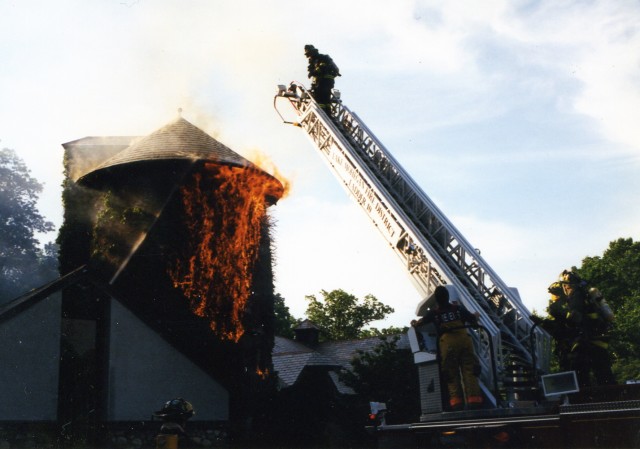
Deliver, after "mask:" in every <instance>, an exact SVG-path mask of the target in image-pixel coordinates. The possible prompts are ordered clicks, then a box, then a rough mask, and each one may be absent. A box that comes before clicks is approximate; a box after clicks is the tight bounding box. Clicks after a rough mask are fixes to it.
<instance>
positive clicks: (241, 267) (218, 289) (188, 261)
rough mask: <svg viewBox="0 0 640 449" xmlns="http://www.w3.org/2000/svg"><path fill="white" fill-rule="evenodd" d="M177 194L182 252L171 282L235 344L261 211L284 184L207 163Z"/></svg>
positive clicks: (240, 331) (250, 280)
mask: <svg viewBox="0 0 640 449" xmlns="http://www.w3.org/2000/svg"><path fill="white" fill-rule="evenodd" d="M181 194H182V203H183V207H184V212H185V214H184V215H185V218H186V225H187V229H188V236H187V245H186V247H187V253H186V257H179V258H178V260H177V261H176V262H175V265H174V266H173V267H172V268H171V269H170V270H169V271H170V275H171V278H172V280H173V284H174V286H175V287H176V288H179V289H181V290H182V292H183V294H184V295H185V296H186V297H187V298H188V299H189V301H190V306H191V310H192V311H193V312H194V313H195V314H196V315H198V316H201V317H205V318H207V319H208V320H209V323H210V327H211V329H212V330H213V331H214V332H215V333H216V334H217V335H219V336H220V337H221V338H224V339H227V340H232V341H235V342H237V341H238V340H239V339H240V337H241V336H242V335H243V334H244V331H245V330H244V327H243V324H242V318H243V315H244V311H245V308H246V305H247V301H248V300H249V298H250V297H251V294H252V284H253V271H254V267H255V264H256V261H257V259H258V253H259V248H260V240H261V230H262V227H263V225H264V220H265V218H266V209H267V206H268V203H271V202H275V201H277V200H278V199H279V198H281V197H282V194H283V186H282V184H280V182H278V180H276V179H275V178H273V177H271V176H269V175H267V174H266V173H264V172H262V171H261V170H258V169H257V168H252V167H232V166H226V165H217V164H212V163H207V164H205V166H204V170H202V171H200V172H195V173H194V175H193V177H192V179H191V181H190V182H188V183H187V184H186V185H185V186H183V187H182V188H181Z"/></svg>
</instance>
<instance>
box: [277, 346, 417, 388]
mask: <svg viewBox="0 0 640 449" xmlns="http://www.w3.org/2000/svg"><path fill="white" fill-rule="evenodd" d="M381 342H382V340H381V338H380V337H371V338H363V339H358V340H345V341H326V342H323V343H320V345H319V346H318V347H316V348H310V347H308V346H306V345H304V344H302V343H299V342H296V341H293V340H289V339H287V338H283V337H276V338H275V345H274V348H273V365H274V369H275V371H276V372H277V373H278V380H279V382H280V387H281V388H287V387H290V386H293V385H294V384H295V383H296V381H297V380H298V377H299V376H300V374H301V373H302V371H303V370H304V369H305V368H306V367H312V366H316V367H325V368H326V369H327V371H328V374H329V377H331V379H332V381H333V382H334V384H335V386H336V388H337V389H338V391H339V392H340V393H343V394H353V391H352V390H351V389H350V388H349V387H347V386H346V385H344V384H343V383H342V382H340V380H339V379H338V376H337V372H338V371H339V370H340V369H350V368H351V359H352V358H353V356H354V355H356V352H357V351H359V350H360V351H364V352H369V351H371V350H373V348H375V347H376V346H377V345H379V344H380V343H381ZM396 345H397V347H398V348H401V349H406V348H408V347H409V342H408V338H407V335H406V334H401V335H400V339H399V340H398V342H397V343H396Z"/></svg>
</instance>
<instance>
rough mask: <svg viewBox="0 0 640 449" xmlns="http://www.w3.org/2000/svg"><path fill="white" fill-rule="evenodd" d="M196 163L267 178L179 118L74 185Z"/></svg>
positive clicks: (253, 165)
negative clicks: (240, 169) (249, 171)
mask: <svg viewBox="0 0 640 449" xmlns="http://www.w3.org/2000/svg"><path fill="white" fill-rule="evenodd" d="M198 162H202V163H205V162H206V163H208V164H211V163H215V164H219V165H229V166H236V167H245V168H248V169H252V170H257V171H259V172H261V174H262V175H265V176H267V177H271V175H269V174H267V173H266V172H264V171H262V170H261V169H260V168H259V167H257V166H256V165H255V164H253V163H252V162H250V161H249V160H247V159H245V158H244V157H242V156H240V155H239V154H238V153H236V152H235V151H233V150H231V149H230V148H229V147H227V146H226V145H224V144H222V143H220V142H219V141H217V140H216V139H214V138H213V137H211V136H210V135H209V134H207V133H205V132H204V131H202V130H201V129H200V128H198V127H197V126H195V125H193V124H192V123H190V122H188V121H187V120H185V119H184V118H182V117H180V118H178V119H177V120H175V121H174V122H172V123H169V124H168V125H165V126H163V127H162V128H160V129H158V130H157V131H155V132H153V133H152V134H150V135H148V136H146V137H143V138H140V139H136V140H135V141H133V142H132V143H131V145H129V146H128V147H127V148H126V149H124V150H122V151H120V152H119V153H117V154H116V155H114V156H112V157H110V158H108V159H107V160H105V161H104V162H102V163H101V164H99V165H98V166H97V167H95V168H94V169H93V170H92V171H90V172H89V173H86V174H85V175H83V176H81V177H80V178H79V179H78V183H79V184H81V185H85V186H88V187H98V186H100V185H102V184H103V183H104V182H105V180H107V179H110V178H111V177H112V176H114V175H115V176H119V175H120V174H121V173H120V171H121V170H122V169H124V168H125V167H126V170H127V172H135V174H136V175H138V173H137V172H136V169H139V170H144V171H149V170H159V171H163V170H162V169H161V168H159V167H158V165H163V166H164V165H167V164H169V168H170V169H171V170H172V171H173V172H176V171H177V172H181V171H182V170H181V169H180V168H181V167H186V168H187V169H188V168H189V167H190V166H191V165H193V164H195V163H198ZM281 196H282V191H280V192H279V193H277V192H276V193H275V194H274V195H273V196H272V197H271V198H269V200H270V202H276V201H277V200H278V199H279V198H280V197H281Z"/></svg>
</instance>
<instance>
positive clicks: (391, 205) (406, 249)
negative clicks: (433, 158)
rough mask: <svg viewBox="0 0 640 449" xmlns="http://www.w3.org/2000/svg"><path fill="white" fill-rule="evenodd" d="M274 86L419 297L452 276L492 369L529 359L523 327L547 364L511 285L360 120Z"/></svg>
mask: <svg viewBox="0 0 640 449" xmlns="http://www.w3.org/2000/svg"><path fill="white" fill-rule="evenodd" d="M278 89H279V90H278V94H277V95H276V98H275V99H274V104H275V102H276V100H278V98H285V99H287V100H289V103H290V105H291V106H292V112H293V114H295V116H296V121H287V120H285V119H284V117H283V115H282V114H281V113H280V111H279V110H278V108H277V107H276V111H278V114H280V116H281V117H282V118H283V121H285V123H291V124H294V125H296V126H299V127H301V128H303V129H304V130H305V131H306V133H307V136H308V137H309V138H310V139H311V141H312V143H313V144H314V146H315V147H316V148H317V149H318V150H319V151H320V153H321V155H322V156H323V159H324V161H325V162H326V163H327V164H328V166H329V168H330V169H331V171H332V172H333V173H334V175H335V176H336V177H337V178H338V179H339V180H340V182H341V184H342V186H343V187H344V188H345V189H346V190H347V192H348V193H349V194H350V196H351V197H352V198H353V199H354V200H355V201H356V202H357V203H358V204H359V205H360V206H361V208H362V209H363V210H364V211H365V213H366V214H367V215H368V216H369V218H370V219H371V220H372V222H373V224H374V225H375V226H376V227H377V229H378V230H379V231H380V233H381V234H382V236H383V237H384V238H385V240H386V241H387V242H388V243H389V245H390V247H391V248H392V249H393V250H394V252H395V254H396V255H397V256H398V257H399V258H400V260H401V261H402V262H403V264H404V266H405V268H406V270H407V273H408V274H409V276H410V278H411V280H412V282H413V284H414V286H415V287H416V288H417V290H418V291H419V293H420V294H421V295H422V296H423V297H424V298H426V297H428V296H429V295H431V294H432V293H433V291H434V289H435V287H437V286H438V285H442V284H452V285H455V286H456V287H457V289H458V291H459V292H460V296H461V299H462V302H463V304H464V305H465V307H467V308H468V309H469V310H471V311H472V312H479V313H480V322H481V324H482V325H483V326H484V327H485V328H487V329H488V331H489V333H490V334H491V340H492V343H493V347H494V350H495V359H496V360H495V363H496V368H497V372H498V377H499V378H502V377H503V376H504V375H505V374H506V372H507V371H508V370H507V369H506V368H507V366H509V365H511V364H526V365H530V364H532V363H533V361H534V360H532V356H531V350H532V342H531V335H534V339H533V340H534V341H533V346H534V347H535V349H534V350H535V352H536V357H535V362H536V365H537V368H538V369H540V370H542V371H543V372H547V371H548V367H549V359H548V354H549V348H550V345H551V340H550V337H549V335H548V334H547V333H546V332H544V331H542V330H540V329H537V328H536V329H535V330H534V332H533V334H532V333H531V330H532V327H533V322H532V321H531V320H530V319H529V312H528V310H527V308H526V307H525V306H524V305H523V303H522V301H521V300H520V297H519V295H518V294H517V292H516V291H515V289H511V288H508V287H507V286H506V285H505V284H504V282H503V281H502V280H501V279H500V278H499V277H498V276H497V275H496V273H495V272H494V271H493V270H492V269H491V268H490V267H489V265H488V264H487V263H486V262H485V261H484V259H483V258H482V257H481V256H480V254H479V253H478V251H476V250H475V248H474V247H473V246H471V245H470V244H469V243H468V242H467V241H466V240H465V239H464V237H463V236H462V235H461V234H460V232H458V230H457V229H456V228H455V227H454V226H453V224H451V222H450V221H449V220H448V219H447V217H446V216H445V215H444V214H443V213H442V212H441V211H440V210H439V209H438V208H437V207H436V205H435V204H434V203H433V202H432V201H431V199H430V198H429V197H428V196H427V195H426V194H425V193H424V192H423V191H422V189H421V188H420V187H419V186H418V185H417V184H416V182H415V181H414V180H413V179H412V178H411V176H409V174H408V173H407V172H406V171H405V170H404V169H403V168H402V166H401V165H400V164H399V163H398V162H397V161H396V160H395V159H394V158H393V156H392V155H391V153H389V151H387V149H386V148H385V147H384V146H383V145H382V143H380V141H379V140H378V139H377V138H376V137H375V136H374V135H373V133H372V132H371V131H370V130H369V128H367V126H366V125H365V124H364V122H363V121H362V120H361V119H360V118H359V117H358V116H357V115H356V114H355V113H354V112H352V111H351V110H349V109H348V108H347V107H346V106H344V105H343V104H342V103H341V102H340V101H339V99H338V98H336V95H334V102H333V103H332V105H331V111H330V116H329V114H327V113H326V112H325V111H323V110H322V109H321V108H320V107H319V106H318V105H317V103H316V102H315V101H314V100H313V98H312V97H311V96H310V94H309V93H308V92H307V90H306V89H305V88H304V86H302V85H300V84H298V83H295V82H294V83H291V85H290V86H289V87H288V88H286V87H285V86H278ZM476 337H477V335H476ZM476 349H478V350H479V354H478V355H479V357H480V359H481V361H482V362H483V363H482V364H483V373H488V372H490V371H491V367H490V363H491V360H490V356H489V350H488V345H487V342H482V341H476ZM489 376H490V375H489ZM483 377H485V376H483ZM484 380H485V381H491V379H490V378H489V379H484Z"/></svg>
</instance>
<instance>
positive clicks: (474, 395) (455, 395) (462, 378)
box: [411, 285, 482, 411]
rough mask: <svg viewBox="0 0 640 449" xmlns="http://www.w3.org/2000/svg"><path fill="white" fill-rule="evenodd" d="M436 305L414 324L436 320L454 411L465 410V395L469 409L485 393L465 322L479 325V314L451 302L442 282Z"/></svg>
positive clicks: (436, 295)
mask: <svg viewBox="0 0 640 449" xmlns="http://www.w3.org/2000/svg"><path fill="white" fill-rule="evenodd" d="M434 295H435V298H436V303H437V307H436V309H432V310H428V311H427V313H426V314H425V315H424V316H423V317H422V318H420V319H418V320H413V321H412V322H411V325H412V326H414V327H415V326H420V325H421V324H426V323H434V324H435V326H436V328H437V330H438V335H439V340H438V342H439V345H438V347H439V350H440V371H441V373H442V376H443V380H444V381H445V382H446V383H447V389H448V392H449V407H450V409H451V411H459V410H462V409H464V407H465V403H464V399H463V397H464V396H465V394H466V406H467V409H477V408H480V407H481V406H482V392H481V390H480V385H479V382H478V376H479V375H480V364H479V363H478V358H477V356H476V353H475V350H474V348H473V341H472V340H471V336H470V335H469V333H468V332H467V329H466V328H465V327H464V325H465V323H469V324H472V325H476V324H477V323H478V314H477V313H476V314H472V313H471V312H469V311H468V310H467V309H466V308H465V307H464V306H463V305H461V304H457V303H454V304H452V303H450V302H449V291H448V290H447V289H446V288H445V287H444V286H442V285H440V286H438V287H436V289H435V292H434Z"/></svg>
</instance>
